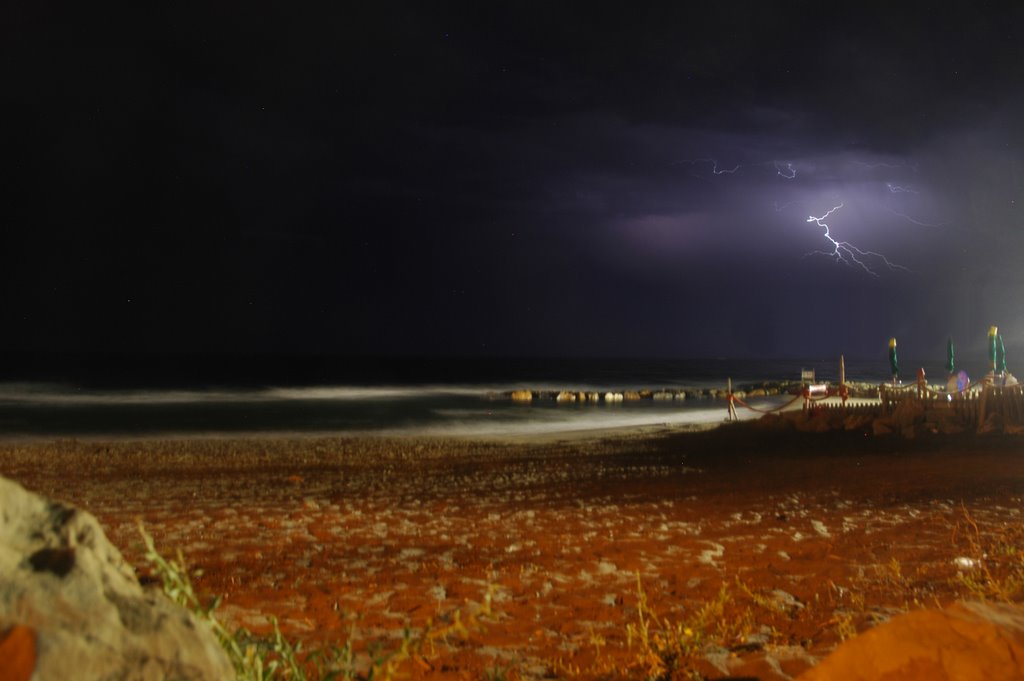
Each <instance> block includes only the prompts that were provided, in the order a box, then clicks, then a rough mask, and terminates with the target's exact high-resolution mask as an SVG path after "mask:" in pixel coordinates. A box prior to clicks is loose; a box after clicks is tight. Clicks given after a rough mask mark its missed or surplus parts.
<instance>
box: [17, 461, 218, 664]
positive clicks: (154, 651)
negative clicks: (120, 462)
mask: <svg viewBox="0 0 1024 681" xmlns="http://www.w3.org/2000/svg"><path fill="white" fill-rule="evenodd" d="M0 648H2V649H3V651H4V653H5V654H6V655H11V656H16V657H17V659H19V660H22V664H23V665H24V664H25V660H27V661H28V664H29V666H32V667H34V672H35V673H34V676H32V679H33V681H64V680H65V679H76V680H79V681H88V680H90V679H126V680H129V679H139V680H143V679H144V680H146V681H148V680H150V679H152V680H154V681H156V680H159V679H195V680H201V679H211V680H212V679H218V680H219V679H231V678H234V670H233V668H232V666H231V663H230V662H229V660H228V658H227V656H226V655H225V653H224V651H223V649H222V648H221V647H220V645H219V644H218V642H217V639H216V638H215V636H214V635H213V633H212V632H211V631H210V629H209V627H208V626H207V625H206V623H204V622H201V621H199V620H197V619H196V618H195V617H193V616H192V614H191V613H189V612H188V611H186V610H184V609H183V608H180V607H179V606H177V605H175V604H174V603H172V602H171V601H169V600H168V599H167V598H166V597H165V596H164V595H163V593H161V592H159V591H155V590H143V588H142V587H141V586H140V585H139V582H138V580H137V579H136V578H135V574H134V572H133V570H132V568H131V567H130V566H129V565H128V564H127V563H126V562H125V560H124V559H123V558H122V557H121V554H120V552H119V551H118V550H117V549H116V548H115V547H114V546H113V545H112V544H111V543H110V542H109V541H108V540H107V538H106V536H105V535H104V534H103V530H102V529H101V528H100V525H99V523H98V522H97V521H96V518H94V517H93V516H92V515H91V514H89V513H86V512H85V511H81V510H79V509H77V508H74V507H72V506H66V505H64V504H60V503H56V502H52V501H47V500H46V499H43V498H42V497H39V496H37V495H35V494H32V493H30V492H28V491H26V490H25V489H24V488H23V487H21V486H20V485H18V484H17V483H15V482H12V481H10V480H7V479H5V478H2V477H0ZM6 655H5V657H6ZM7 659H13V657H12V658H7ZM0 676H2V675H0ZM14 678H17V677H14Z"/></svg>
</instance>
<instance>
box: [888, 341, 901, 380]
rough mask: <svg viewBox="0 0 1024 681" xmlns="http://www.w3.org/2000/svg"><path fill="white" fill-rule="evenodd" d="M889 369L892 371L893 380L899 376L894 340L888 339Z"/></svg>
mask: <svg viewBox="0 0 1024 681" xmlns="http://www.w3.org/2000/svg"><path fill="white" fill-rule="evenodd" d="M889 368H890V369H892V377H893V380H895V379H896V377H897V376H899V374H900V363H899V361H898V360H897V359H896V339H895V338H890V339H889Z"/></svg>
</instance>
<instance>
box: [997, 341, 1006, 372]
mask: <svg viewBox="0 0 1024 681" xmlns="http://www.w3.org/2000/svg"><path fill="white" fill-rule="evenodd" d="M996 371H998V372H999V373H1001V374H1005V373H1006V346H1005V345H1003V334H999V342H998V343H996Z"/></svg>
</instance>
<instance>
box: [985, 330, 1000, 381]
mask: <svg viewBox="0 0 1024 681" xmlns="http://www.w3.org/2000/svg"><path fill="white" fill-rule="evenodd" d="M998 335H999V327H998V326H992V327H989V330H988V361H989V363H990V364H991V365H992V371H995V370H996V336H998Z"/></svg>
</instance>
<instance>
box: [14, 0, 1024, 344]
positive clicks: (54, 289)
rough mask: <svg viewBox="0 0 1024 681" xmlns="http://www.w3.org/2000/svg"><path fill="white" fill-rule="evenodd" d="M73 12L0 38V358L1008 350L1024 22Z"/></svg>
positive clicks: (763, 15) (888, 14)
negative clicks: (2, 353) (894, 342)
mask: <svg viewBox="0 0 1024 681" xmlns="http://www.w3.org/2000/svg"><path fill="white" fill-rule="evenodd" d="M77 4H78V7H77V8H75V9H68V8H63V7H60V6H58V5H55V4H50V3H42V2H40V3H20V6H16V7H12V8H7V9H5V10H4V11H3V12H4V17H3V21H2V22H0V24H2V27H0V34H2V35H0V39H2V41H0V55H2V64H3V66H2V67H0V68H2V69H3V70H4V72H5V73H4V78H3V85H2V93H0V97H2V98H3V109H4V112H5V119H6V123H5V124H4V128H3V133H2V139H3V158H2V168H3V171H2V172H3V177H2V178H0V179H2V182H3V188H4V191H3V195H4V197H5V198H4V200H3V202H2V206H0V211H2V213H0V214H2V216H3V227H2V247H3V252H4V258H3V263H4V265H3V267H2V268H0V282H2V290H0V301H2V303H3V309H4V323H3V325H2V328H3V334H2V337H0V349H2V350H6V351H12V350H30V349H31V350H42V351H93V350H106V351H113V352H127V351H132V352H137V351H146V352H148V351H155V352H179V351H180V352H194V351H218V352H221V351H226V352H268V351H270V352H274V351H285V352H296V351H298V352H329V353H353V354H365V353H373V354H416V355H467V354H468V355H477V354H486V355H520V356H521V355H547V356H639V357H648V356H657V357H701V356H711V357H719V356H727V357H800V356H833V355H836V354H838V353H841V352H842V353H845V354H846V355H847V356H853V357H868V356H873V355H879V356H881V355H883V354H884V352H885V344H886V341H887V339H888V338H889V337H890V336H896V337H898V338H899V339H900V348H901V351H902V352H903V353H904V354H907V355H913V356H921V357H923V356H931V355H939V356H941V357H944V347H945V341H946V337H947V335H949V334H952V335H953V336H954V338H956V339H957V340H958V342H959V343H960V344H961V346H962V347H965V348H970V347H971V346H976V347H978V348H980V347H981V345H982V343H983V341H984V338H985V334H986V332H987V329H988V327H989V326H990V325H992V324H998V325H999V326H1000V328H1001V330H1002V331H1003V332H1004V334H1005V336H1006V340H1007V344H1008V345H1009V346H1011V347H1014V346H1017V345H1020V346H1024V319H1022V318H1021V312H1022V302H1021V301H1022V296H1024V263H1022V259H1021V255H1022V253H1024V229H1022V228H1024V194H1022V183H1024V164H1022V152H1024V48H1022V45H1024V40H1022V38H1024V5H1020V4H1017V5H1016V8H1014V9H1007V8H1006V7H1004V6H1003V5H995V4H991V3H982V2H977V3H958V4H957V5H956V6H950V5H947V4H945V3H937V4H934V5H932V6H925V5H910V4H907V3H889V4H870V3H869V4H865V3H821V2H815V3H797V2H785V3H781V2H780V3H770V2H751V3H737V2H720V3H711V2H708V3H688V2H677V3H664V4H662V3H658V4H647V3H619V4H616V5H614V6H612V5H608V4H605V3H579V4H575V3H574V4H572V5H570V4H562V3H551V2H546V3H525V2H515V3H498V2H472V3H463V4H459V5H456V4H451V3H432V2H366V3H343V2H339V3H333V4H332V5H330V6H327V5H321V6H313V5H305V6H299V5H298V4H293V3H276V4H273V5H266V6H262V7H261V6H259V5H258V4H252V3H228V2H213V3H203V6H202V8H197V7H196V6H190V7H185V6H182V5H180V4H178V3H157V5H158V7H157V8H156V9H152V8H151V9H136V10H133V11H132V12H131V13H128V14H123V13H119V14H103V13H102V11H101V10H100V9H98V5H97V3H77ZM141 4H150V3H141ZM838 4H843V5H845V6H848V7H849V8H848V9H845V10H844V9H838V8H836V7H834V6H833V5H838ZM327 7H329V8H327ZM325 8H326V9H325ZM840 206H841V207H840ZM837 207H838V208H837ZM833 209H835V210H834V211H833V212H832V213H831V214H829V215H828V217H827V218H824V219H822V220H820V222H819V221H814V220H812V221H810V222H809V221H808V218H809V216H815V217H818V218H821V217H822V216H825V215H826V214H827V213H829V211H830V210H833ZM825 225H827V227H825ZM826 230H827V231H828V234H829V235H831V237H832V238H833V239H834V241H835V242H836V243H835V244H833V242H832V241H829V239H828V238H827V235H826Z"/></svg>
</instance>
